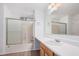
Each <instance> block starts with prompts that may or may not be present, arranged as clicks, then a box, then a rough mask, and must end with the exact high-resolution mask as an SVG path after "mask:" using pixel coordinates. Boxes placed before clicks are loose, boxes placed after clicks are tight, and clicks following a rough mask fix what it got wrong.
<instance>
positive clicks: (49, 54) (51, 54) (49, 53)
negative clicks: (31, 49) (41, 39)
mask: <svg viewBox="0 0 79 59" xmlns="http://www.w3.org/2000/svg"><path fill="white" fill-rule="evenodd" d="M45 53H46V54H47V55H48V56H53V55H54V53H53V52H52V51H51V50H49V49H48V48H46V51H45Z"/></svg>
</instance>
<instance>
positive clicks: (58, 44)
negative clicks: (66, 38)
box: [46, 40, 63, 46]
mask: <svg viewBox="0 0 79 59" xmlns="http://www.w3.org/2000/svg"><path fill="white" fill-rule="evenodd" d="M46 43H47V44H49V45H51V46H60V45H61V44H62V43H63V42H56V41H52V40H49V41H47V42H46Z"/></svg>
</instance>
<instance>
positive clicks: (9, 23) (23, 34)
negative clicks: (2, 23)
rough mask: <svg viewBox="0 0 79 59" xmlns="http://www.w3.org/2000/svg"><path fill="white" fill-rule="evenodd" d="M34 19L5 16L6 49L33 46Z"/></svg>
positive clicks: (21, 48)
mask: <svg viewBox="0 0 79 59" xmlns="http://www.w3.org/2000/svg"><path fill="white" fill-rule="evenodd" d="M33 36H34V20H33V19H29V18H27V19H26V20H23V19H15V18H6V45H7V46H9V47H8V50H12V49H14V50H16V49H17V51H19V49H20V50H23V49H24V50H26V49H27V48H28V47H30V48H29V49H30V50H31V49H33V47H34V44H33V43H34V37H33ZM15 48H16V49H15Z"/></svg>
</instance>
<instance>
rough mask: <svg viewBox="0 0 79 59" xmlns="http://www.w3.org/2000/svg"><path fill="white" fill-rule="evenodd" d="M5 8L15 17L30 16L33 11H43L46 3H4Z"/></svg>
mask: <svg viewBox="0 0 79 59" xmlns="http://www.w3.org/2000/svg"><path fill="white" fill-rule="evenodd" d="M5 5H6V6H7V8H8V9H9V10H10V11H11V12H12V13H13V14H15V15H19V16H22V17H23V16H24V17H25V16H28V15H29V16H30V15H32V14H33V11H34V10H36V9H37V10H40V11H45V10H46V7H47V5H48V4H47V3H6V4H5Z"/></svg>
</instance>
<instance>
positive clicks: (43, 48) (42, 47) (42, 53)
mask: <svg viewBox="0 0 79 59" xmlns="http://www.w3.org/2000/svg"><path fill="white" fill-rule="evenodd" d="M40 56H54V53H53V52H52V51H51V50H50V49H48V48H47V47H46V46H45V45H44V44H43V43H40Z"/></svg>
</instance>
